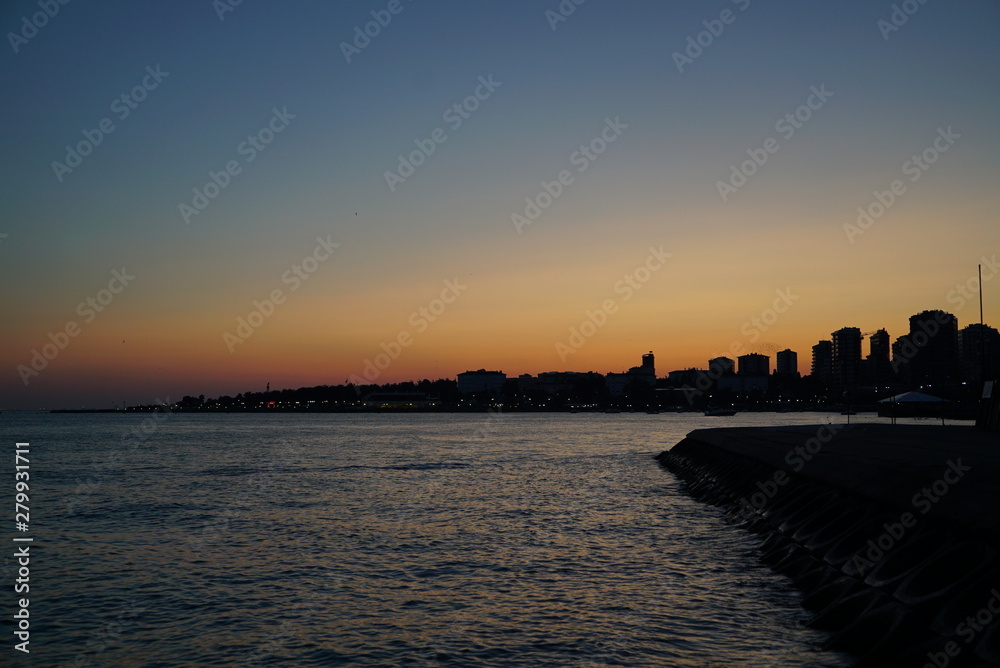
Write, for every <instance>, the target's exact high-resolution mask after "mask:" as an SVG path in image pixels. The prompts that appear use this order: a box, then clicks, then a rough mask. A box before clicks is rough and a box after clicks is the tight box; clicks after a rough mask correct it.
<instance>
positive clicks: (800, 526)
mask: <svg viewBox="0 0 1000 668" xmlns="http://www.w3.org/2000/svg"><path fill="white" fill-rule="evenodd" d="M657 460H658V461H659V462H660V463H661V464H662V465H663V466H664V467H665V468H667V469H668V470H670V471H671V472H673V473H674V474H676V475H677V476H678V477H679V478H681V479H682V480H683V481H684V482H685V483H686V485H687V488H688V490H689V492H690V493H691V494H692V495H693V496H695V497H696V498H699V499H701V500H703V501H706V502H708V503H712V504H714V505H717V506H719V507H720V508H722V509H723V510H724V512H725V515H726V517H727V519H728V520H729V521H731V522H732V523H733V524H736V525H739V526H742V527H744V528H746V529H747V530H749V531H751V532H754V533H757V534H760V536H761V538H762V542H761V546H760V558H761V560H762V561H764V562H765V563H767V564H768V565H769V566H771V567H772V568H773V569H774V570H776V571H778V572H780V573H783V574H785V575H787V576H788V577H789V578H791V579H792V581H793V582H794V583H795V585H796V587H798V588H799V589H800V590H802V592H803V595H804V598H803V600H802V605H803V606H804V607H806V608H807V609H809V610H810V611H812V612H813V613H814V616H813V618H812V620H811V621H810V625H811V626H813V627H816V628H820V629H825V630H828V631H829V632H830V633H831V635H830V638H829V640H828V641H827V644H826V645H827V646H826V648H827V649H831V650H837V651H843V652H849V653H851V654H853V655H854V656H856V657H857V664H856V665H858V666H916V667H918V668H919V667H922V666H929V667H931V668H945V667H946V666H948V667H955V668H962V667H964V666H989V665H1000V559H998V555H1000V436H998V435H997V434H990V433H986V432H983V431H979V430H976V429H974V428H972V427H963V426H936V425H871V424H861V425H851V426H844V425H816V426H812V427H801V426H797V427H774V428H768V427H756V428H722V429H698V430H695V431H693V432H691V433H690V434H688V435H687V437H685V438H684V439H683V440H682V441H681V442H680V443H678V444H677V445H676V446H674V447H673V448H671V449H670V450H668V451H665V452H663V453H661V454H660V455H658V456H657Z"/></svg>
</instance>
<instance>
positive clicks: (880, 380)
mask: <svg viewBox="0 0 1000 668" xmlns="http://www.w3.org/2000/svg"><path fill="white" fill-rule="evenodd" d="M889 341H890V339H889V332H887V331H885V330H884V329H880V330H878V331H877V332H875V333H874V334H872V335H871V338H870V339H868V346H869V348H868V350H869V352H868V357H867V359H866V360H865V361H866V371H867V380H868V382H869V383H871V384H872V385H874V386H875V387H879V386H883V385H888V384H889V383H891V382H892V365H891V363H890V362H889V356H890V352H891V349H892V348H891V346H890V343H889Z"/></svg>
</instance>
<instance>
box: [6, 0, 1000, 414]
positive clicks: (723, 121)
mask: <svg viewBox="0 0 1000 668" xmlns="http://www.w3.org/2000/svg"><path fill="white" fill-rule="evenodd" d="M577 2H579V0H576V2H574V1H572V0H564V1H563V2H561V3H560V2H558V1H556V0H549V1H544V0H543V1H540V2H539V1H531V2H529V1H527V0H524V1H522V0H503V1H500V0H480V1H479V2H455V1H452V0H440V1H437V2H430V1H426V0H423V1H422V0H398V1H390V0H374V1H361V0H346V1H341V2H336V3H330V2H320V1H318V0H317V1H305V0H303V1H300V2H283V3H278V2H265V1H264V0H243V1H242V2H239V3H238V4H233V2H232V0H217V1H216V2H212V1H211V0H197V1H196V0H187V1H179V2H171V3H136V2H124V1H115V0H109V1H106V2H101V3H83V2H68V3H67V4H58V3H56V2H54V1H53V2H51V3H50V4H51V6H49V9H48V11H49V14H51V16H49V15H46V14H45V9H44V8H45V7H46V6H48V5H47V4H46V0H42V2H40V3H39V2H38V1H37V0H36V1H35V2H26V1H22V2H11V3H4V4H3V5H2V7H3V8H2V9H0V25H2V28H3V31H4V33H5V35H6V37H5V40H4V41H5V44H4V45H3V46H2V47H0V49H2V50H3V53H2V55H0V82H2V89H3V91H4V93H5V94H4V95H3V98H2V102H0V104H2V107H3V118H4V121H5V125H4V130H3V132H2V133H0V156H2V163H0V169H2V173H0V178H2V183H3V188H2V189H0V193H2V194H0V197H2V207H3V216H2V217H0V278H2V283H0V408H43V407H44V408H55V407H68V408H77V407H88V408H111V407H114V406H120V405H121V404H122V403H123V402H127V403H128V404H129V405H133V404H138V403H149V402H153V401H166V400H170V401H176V400H179V399H180V398H181V397H182V396H183V395H186V394H192V395H198V394H205V395H206V396H218V395H222V394H230V395H235V394H236V393H238V392H244V391H260V390H263V389H264V388H265V387H266V385H267V384H268V383H270V386H271V388H272V389H276V388H284V387H302V386H312V385H321V384H340V383H343V382H345V381H347V380H349V379H355V380H358V379H364V380H365V381H366V382H376V383H386V382H397V381H403V380H419V379H422V378H430V379H436V378H454V377H455V376H456V375H457V374H458V373H460V372H462V371H465V370H468V369H479V368H487V369H498V370H502V371H504V372H505V373H507V375H508V376H516V375H519V374H522V373H530V374H536V373H539V372H543V371H560V370H568V371H588V370H592V371H598V372H601V373H606V372H609V371H622V370H625V369H627V368H628V367H630V366H633V365H636V364H638V363H639V358H640V356H641V354H643V353H645V352H647V351H650V350H652V351H654V352H655V354H656V366H657V372H658V374H659V375H661V376H662V375H666V373H667V372H668V371H669V370H672V369H681V368H688V367H700V368H704V367H705V366H706V363H707V360H708V359H709V358H711V357H715V356H718V355H727V356H730V357H732V356H733V352H734V351H735V352H750V351H756V352H763V353H765V354H771V355H772V356H773V353H774V352H775V351H777V350H780V349H784V348H791V349H792V350H795V351H797V352H798V353H799V367H800V371H802V372H803V373H807V372H808V370H809V368H808V367H809V359H810V348H811V346H812V345H813V344H815V343H816V341H818V340H819V339H824V338H829V335H830V333H831V332H833V331H834V330H837V329H840V328H841V327H845V326H856V327H860V328H861V330H862V331H863V332H868V331H874V330H876V329H879V328H886V329H887V330H888V331H889V334H890V336H891V337H892V338H893V339H895V338H896V337H898V336H900V335H901V334H904V333H905V332H906V329H907V327H908V324H907V319H908V317H909V316H910V315H913V314H914V313H918V312H920V311H923V310H926V309H935V308H941V309H945V310H947V311H949V312H951V313H954V314H955V315H956V316H957V317H958V319H959V326H960V327H964V326H965V325H967V324H970V323H973V322H978V321H979V309H978V297H977V296H976V294H975V289H976V284H975V276H976V271H977V264H981V263H982V264H983V265H984V266H983V273H984V301H985V320H986V322H987V324H992V325H994V326H1000V280H997V281H995V282H993V283H992V284H991V283H990V282H989V279H992V278H993V276H994V275H995V274H998V273H1000V266H997V265H996V259H997V254H998V252H1000V224H998V217H997V207H996V203H997V200H996V192H997V186H998V176H1000V160H998V158H1000V130H998V127H1000V126H998V123H997V120H998V116H1000V115H998V111H1000V87H998V86H997V72H998V65H1000V39H998V34H1000V3H998V2H996V1H995V0H955V1H953V2H947V3H946V2H943V1H942V0H927V1H926V2H923V3H920V2H917V0H910V1H909V2H903V3H893V2H889V1H888V0H886V1H872V0H864V1H861V0H845V1H841V2H836V3H833V2H827V3H804V2H793V1H791V0H777V1H773V2H763V1H762V0H680V1H677V2H641V1H634V2H632V1H628V0H624V1H621V2H610V1H608V0H587V1H586V2H582V3H580V4H577ZM862 213H866V214H867V216H866V217H862V216H861V214H862ZM962 286H965V287H962ZM969 286H971V288H972V290H971V291H969V290H968V287H969ZM963 290H964V292H963ZM755 318H756V320H755ZM866 350H867V344H866ZM772 364H773V357H772Z"/></svg>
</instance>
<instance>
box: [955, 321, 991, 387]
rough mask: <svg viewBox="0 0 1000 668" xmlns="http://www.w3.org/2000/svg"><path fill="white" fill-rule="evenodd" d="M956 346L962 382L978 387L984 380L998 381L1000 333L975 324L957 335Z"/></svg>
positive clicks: (987, 326) (986, 326) (988, 327)
mask: <svg viewBox="0 0 1000 668" xmlns="http://www.w3.org/2000/svg"><path fill="white" fill-rule="evenodd" d="M958 344H959V359H960V362H961V366H962V380H963V381H964V382H966V383H972V384H974V385H977V386H978V385H979V384H980V383H982V382H983V381H984V380H998V379H1000V332H998V331H997V330H996V329H994V328H993V327H990V326H989V325H980V324H979V323H975V324H972V325H969V326H967V327H966V328H964V329H962V330H961V331H960V332H959V333H958ZM984 371H985V373H986V376H985V377H984V376H983V372H984Z"/></svg>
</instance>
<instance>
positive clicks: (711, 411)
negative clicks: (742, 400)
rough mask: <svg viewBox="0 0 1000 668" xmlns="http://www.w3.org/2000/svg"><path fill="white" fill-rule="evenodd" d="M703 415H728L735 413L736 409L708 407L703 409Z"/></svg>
mask: <svg viewBox="0 0 1000 668" xmlns="http://www.w3.org/2000/svg"><path fill="white" fill-rule="evenodd" d="M705 415H708V416H709V417H730V416H733V415H736V411H734V410H732V409H730V408H710V409H709V410H707V411H705Z"/></svg>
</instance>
